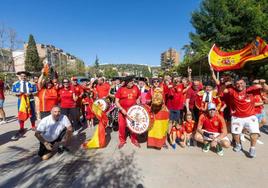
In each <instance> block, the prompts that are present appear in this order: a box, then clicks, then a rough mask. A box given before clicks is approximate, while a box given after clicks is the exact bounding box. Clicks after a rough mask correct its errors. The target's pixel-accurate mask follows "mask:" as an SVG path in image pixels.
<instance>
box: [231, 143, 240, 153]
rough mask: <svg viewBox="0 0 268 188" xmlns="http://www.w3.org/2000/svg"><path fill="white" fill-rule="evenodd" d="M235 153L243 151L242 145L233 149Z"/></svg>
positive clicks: (236, 145)
mask: <svg viewBox="0 0 268 188" xmlns="http://www.w3.org/2000/svg"><path fill="white" fill-rule="evenodd" d="M233 150H234V151H235V152H240V151H241V150H242V145H241V144H237V143H236V144H235V147H234V148H233Z"/></svg>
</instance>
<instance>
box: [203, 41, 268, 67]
mask: <svg viewBox="0 0 268 188" xmlns="http://www.w3.org/2000/svg"><path fill="white" fill-rule="evenodd" d="M267 57H268V45H267V44H266V42H265V41H264V40H263V39H262V38H260V37H257V38H256V39H255V40H254V41H253V42H252V43H250V44H248V45H247V46H246V47H245V48H243V49H241V50H236V51H232V52H224V51H222V50H221V49H220V48H219V47H217V46H216V45H215V44H214V45H213V46H212V48H211V49H210V52H209V55H208V62H209V63H210V65H211V66H212V67H213V69H214V70H215V71H219V72H220V71H228V70H235V69H241V68H243V67H244V65H245V64H246V63H250V62H252V61H257V60H262V59H264V58H267Z"/></svg>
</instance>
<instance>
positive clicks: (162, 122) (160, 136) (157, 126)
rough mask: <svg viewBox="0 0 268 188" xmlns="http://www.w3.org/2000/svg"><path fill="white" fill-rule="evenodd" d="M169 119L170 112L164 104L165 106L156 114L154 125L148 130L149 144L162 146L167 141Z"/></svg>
mask: <svg viewBox="0 0 268 188" xmlns="http://www.w3.org/2000/svg"><path fill="white" fill-rule="evenodd" d="M168 120H169V112H168V109H167V108H166V107H165V106H163V108H162V109H161V110H160V111H159V112H158V113H157V114H155V115H154V118H153V126H152V128H151V129H150V130H149V131H148V140H147V146H149V147H156V148H160V149H161V148H162V146H163V145H164V143H165V142H166V137H167V132H168Z"/></svg>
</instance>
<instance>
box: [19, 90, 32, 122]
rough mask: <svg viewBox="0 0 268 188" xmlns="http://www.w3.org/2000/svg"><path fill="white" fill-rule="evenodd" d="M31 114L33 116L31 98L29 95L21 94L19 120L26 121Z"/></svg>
mask: <svg viewBox="0 0 268 188" xmlns="http://www.w3.org/2000/svg"><path fill="white" fill-rule="evenodd" d="M30 116H31V108H30V99H29V97H28V96H27V95H21V96H20V106H19V113H18V120H20V121H26V120H27V119H28V118H29V117H30Z"/></svg>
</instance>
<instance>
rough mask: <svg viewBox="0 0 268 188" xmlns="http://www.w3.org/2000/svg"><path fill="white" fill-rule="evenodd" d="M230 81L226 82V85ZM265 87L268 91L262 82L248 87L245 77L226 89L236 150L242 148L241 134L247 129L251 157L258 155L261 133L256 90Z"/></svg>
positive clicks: (238, 150)
mask: <svg viewBox="0 0 268 188" xmlns="http://www.w3.org/2000/svg"><path fill="white" fill-rule="evenodd" d="M227 84H228V82H226V85H227ZM260 88H263V89H264V90H266V91H267V89H268V86H267V85H266V84H265V83H263V82H262V85H258V84H257V85H254V86H251V87H248V88H247V87H246V82H245V81H244V80H243V78H239V79H237V80H236V82H235V86H234V87H229V88H225V89H224V91H223V92H224V93H227V94H228V96H229V99H230V101H231V103H232V104H231V105H232V118H231V132H232V134H233V138H234V140H235V147H234V148H233V150H234V151H235V152H240V151H241V150H242V145H241V142H240V134H241V133H242V131H243V129H244V128H245V129H247V130H248V131H249V133H250V149H249V157H251V158H254V157H256V149H255V146H256V142H257V139H258V137H259V135H260V130H259V123H258V118H257V117H256V112H255V102H254V95H253V94H252V93H253V92H254V91H256V90H258V89H260Z"/></svg>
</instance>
